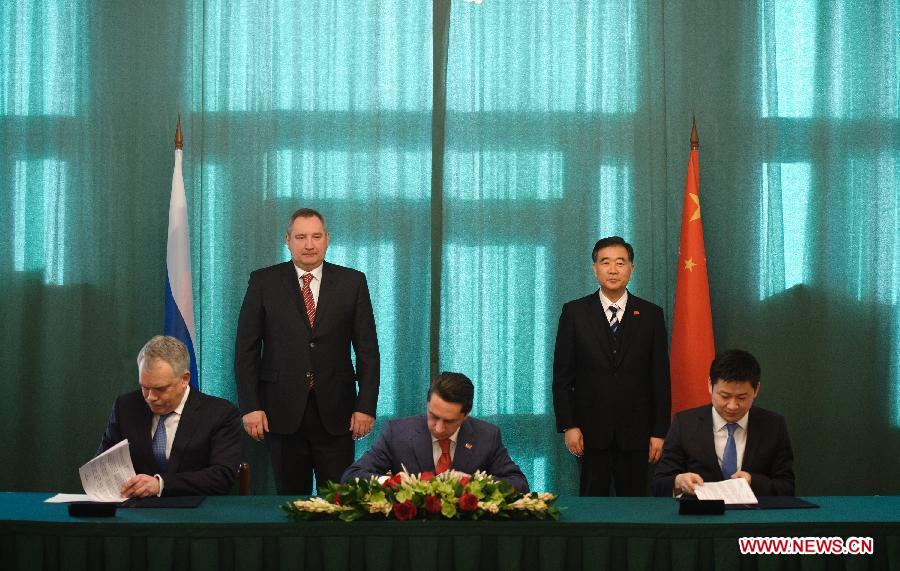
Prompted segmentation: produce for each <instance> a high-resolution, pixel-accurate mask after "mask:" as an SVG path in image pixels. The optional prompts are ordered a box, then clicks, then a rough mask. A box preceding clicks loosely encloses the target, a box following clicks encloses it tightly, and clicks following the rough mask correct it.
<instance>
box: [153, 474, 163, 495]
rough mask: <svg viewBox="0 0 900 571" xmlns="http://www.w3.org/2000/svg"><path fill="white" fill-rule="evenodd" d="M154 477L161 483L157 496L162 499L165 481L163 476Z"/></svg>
mask: <svg viewBox="0 0 900 571" xmlns="http://www.w3.org/2000/svg"><path fill="white" fill-rule="evenodd" d="M153 477H154V478H156V481H157V482H159V493H158V494H156V497H157V498H161V497H162V492H163V479H162V476H160V475H159V474H153Z"/></svg>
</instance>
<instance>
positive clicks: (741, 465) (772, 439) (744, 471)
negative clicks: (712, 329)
mask: <svg viewBox="0 0 900 571" xmlns="http://www.w3.org/2000/svg"><path fill="white" fill-rule="evenodd" d="M760 376H761V371H760V367H759V363H758V362H757V361H756V359H755V358H754V357H753V355H751V354H750V353H747V352H746V351H740V350H736V349H733V350H730V351H724V352H722V353H720V354H718V355H716V358H715V359H714V360H713V362H712V364H711V365H710V367H709V394H710V397H711V400H712V406H710V405H705V406H701V407H698V408H693V409H690V410H685V411H683V412H679V413H678V414H676V415H675V418H674V419H673V420H672V428H671V429H669V434H667V435H666V442H665V446H664V447H663V454H662V460H660V462H659V465H658V466H657V467H656V475H655V476H654V477H653V494H654V495H656V496H669V497H671V496H672V495H673V494H674V495H678V494H693V493H694V488H696V487H697V486H701V485H703V482H719V481H722V480H727V479H729V478H744V479H745V480H747V483H748V484H750V488H751V489H752V490H753V493H755V494H756V495H757V496H792V495H794V452H793V449H792V448H791V440H790V438H789V437H788V432H787V424H786V423H785V421H784V418H783V417H782V416H781V415H779V414H776V413H774V412H769V411H767V410H765V409H762V408H759V407H758V406H753V401H754V399H756V396H757V395H758V394H759V380H760Z"/></svg>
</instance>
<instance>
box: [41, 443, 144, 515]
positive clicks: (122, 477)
mask: <svg viewBox="0 0 900 571" xmlns="http://www.w3.org/2000/svg"><path fill="white" fill-rule="evenodd" d="M78 475H79V476H81V486H82V487H83V488H84V491H85V492H86V495H82V494H56V495H55V496H53V497H52V498H48V499H46V500H44V501H45V502H48V503H65V502H78V501H85V500H87V501H94V502H124V501H125V500H127V499H128V498H125V497H123V496H122V495H121V494H120V493H119V492H120V491H121V490H122V485H123V484H124V483H125V481H126V480H128V479H129V478H132V477H134V464H132V463H131V453H130V452H129V450H128V441H127V440H123V441H122V442H119V443H118V444H116V445H115V446H113V447H112V448H110V449H109V450H107V451H106V452H104V453H103V454H101V455H99V456H97V457H96V458H94V459H92V460H90V461H88V463H87V464H85V465H84V466H82V467H81V468H79V469H78Z"/></svg>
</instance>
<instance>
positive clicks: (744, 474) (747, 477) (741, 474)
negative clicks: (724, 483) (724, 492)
mask: <svg viewBox="0 0 900 571" xmlns="http://www.w3.org/2000/svg"><path fill="white" fill-rule="evenodd" d="M735 478H743V479H745V480H747V483H748V484H751V483H752V481H751V480H753V477H752V476H750V474H748V473H747V472H744V471H743V470H738V471H737V472H735V473H734V474H732V475H731V479H732V480H734V479H735Z"/></svg>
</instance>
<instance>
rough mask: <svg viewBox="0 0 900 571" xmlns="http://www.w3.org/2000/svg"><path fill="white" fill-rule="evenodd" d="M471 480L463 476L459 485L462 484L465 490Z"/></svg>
mask: <svg viewBox="0 0 900 571" xmlns="http://www.w3.org/2000/svg"><path fill="white" fill-rule="evenodd" d="M469 480H470V478H469V477H468V476H463V477H461V478H460V479H459V484H460V485H461V486H462V487H463V488H465V487H466V484H468V483H469Z"/></svg>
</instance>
